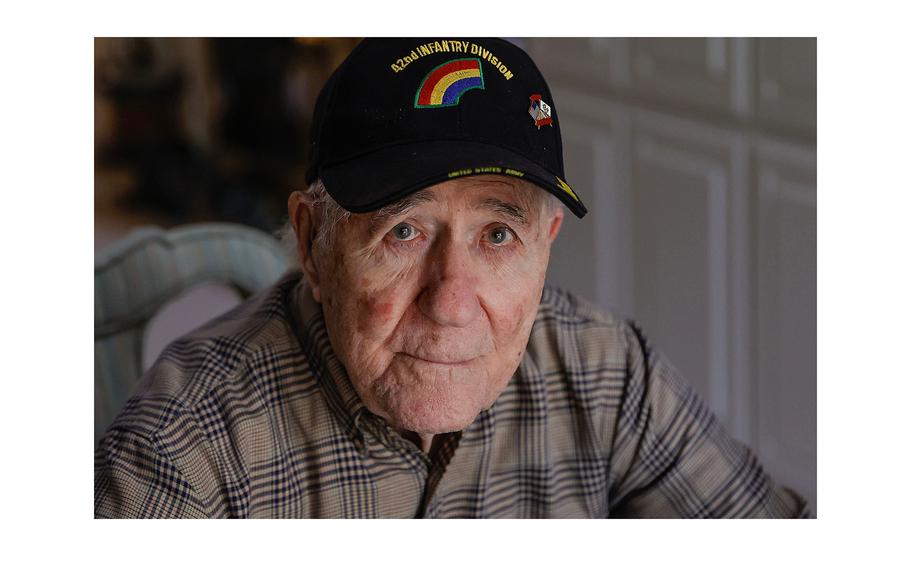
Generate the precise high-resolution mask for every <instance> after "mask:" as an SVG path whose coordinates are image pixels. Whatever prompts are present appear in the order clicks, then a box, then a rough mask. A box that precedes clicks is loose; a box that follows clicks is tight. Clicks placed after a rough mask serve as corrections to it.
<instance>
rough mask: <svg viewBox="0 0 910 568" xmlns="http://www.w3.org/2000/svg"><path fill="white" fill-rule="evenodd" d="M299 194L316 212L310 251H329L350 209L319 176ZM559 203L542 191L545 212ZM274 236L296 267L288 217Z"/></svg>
mask: <svg viewBox="0 0 910 568" xmlns="http://www.w3.org/2000/svg"><path fill="white" fill-rule="evenodd" d="M303 194H304V196H305V197H306V200H307V201H309V202H310V203H312V204H313V205H314V206H315V208H316V209H318V210H319V212H320V213H319V215H320V217H319V218H320V222H319V229H318V231H317V233H316V235H315V237H314V239H313V251H314V254H321V253H323V252H326V251H328V250H330V249H331V247H332V246H333V245H334V244H335V237H336V236H337V234H338V229H339V228H340V227H341V226H342V225H344V223H345V222H347V220H348V219H349V218H350V216H351V212H350V211H348V210H347V209H345V208H343V207H342V206H341V205H338V202H337V201H335V200H334V199H332V196H331V195H329V193H328V191H326V189H325V184H323V183H322V180H321V179H317V180H316V181H314V182H313V183H311V184H310V186H309V187H308V188H306V190H305V191H304V192H303ZM561 204H562V203H561V202H560V201H559V199H558V198H557V197H556V196H555V195H553V194H552V193H550V192H548V191H545V192H544V193H543V199H542V205H543V210H544V212H545V214H547V215H549V214H551V213H553V211H555V210H556V209H557V208H558V207H559V206H560V205H561ZM275 236H276V237H277V238H278V240H280V241H281V245H282V246H283V247H284V250H285V252H286V253H287V255H288V258H289V259H290V260H291V263H292V265H293V266H298V267H299V265H300V254H299V253H298V251H297V233H296V231H294V225H293V224H292V223H291V220H290V219H288V220H287V222H286V223H285V224H284V226H283V227H281V228H280V229H278V230H277V231H276V232H275Z"/></svg>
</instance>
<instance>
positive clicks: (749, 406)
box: [525, 38, 816, 508]
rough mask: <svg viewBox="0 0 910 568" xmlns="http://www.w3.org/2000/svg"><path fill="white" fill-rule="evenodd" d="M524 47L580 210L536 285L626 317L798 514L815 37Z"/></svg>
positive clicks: (811, 405) (806, 395)
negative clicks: (547, 93) (544, 84)
mask: <svg viewBox="0 0 910 568" xmlns="http://www.w3.org/2000/svg"><path fill="white" fill-rule="evenodd" d="M525 45H526V48H527V49H528V51H529V52H530V54H531V56H532V57H533V58H534V59H535V61H536V62H537V63H538V66H539V67H540V69H541V71H542V72H543V73H544V76H545V77H547V79H548V82H549V83H550V87H551V90H552V91H553V99H554V101H553V102H554V105H555V107H556V110H557V114H558V116H559V121H560V128H561V130H562V136H563V147H564V154H565V164H566V178H567V179H568V181H569V182H570V183H571V184H572V186H573V187H574V188H575V189H576V190H577V191H578V192H579V195H580V196H581V197H582V199H583V200H584V201H585V203H586V204H587V205H588V208H589V210H590V214H589V216H588V217H586V218H585V219H583V220H581V221H579V220H577V219H575V218H573V217H571V216H567V218H566V221H565V222H564V224H563V232H562V234H561V236H560V238H559V240H558V241H557V243H556V245H555V246H554V249H553V254H552V261H551V267H550V272H549V274H548V281H549V282H550V283H551V284H555V285H558V286H561V287H564V288H567V289H569V290H572V291H574V292H576V293H578V294H581V295H582V296H586V297H588V298H589V299H591V300H593V301H595V302H596V303H598V304H600V305H601V306H603V307H605V308H610V309H613V310H614V311H616V312H618V313H619V314H621V315H625V316H628V317H632V318H634V319H636V320H638V321H639V322H641V324H642V326H643V327H644V329H645V331H646V332H647V333H648V334H649V335H650V336H651V338H652V339H653V341H654V343H655V345H656V346H657V348H659V349H660V350H661V351H663V352H664V353H666V354H667V355H668V357H669V358H670V360H671V361H672V362H673V363H674V365H675V366H676V367H677V368H679V369H680V370H681V371H682V372H683V374H684V375H685V376H686V377H687V378H688V379H689V381H690V382H691V383H692V384H693V385H694V386H695V388H696V389H697V390H698V392H699V393H700V394H701V395H702V396H703V397H704V398H705V400H707V402H708V404H709V405H710V406H711V408H712V409H713V410H714V412H715V413H716V414H717V415H718V417H719V418H720V419H721V420H722V421H723V423H724V424H725V425H726V427H727V428H728V429H729V431H730V432H731V433H732V434H733V435H734V436H735V437H737V438H738V439H740V440H742V441H743V442H745V443H747V444H749V445H750V446H751V447H752V448H754V449H755V450H756V451H757V452H758V454H759V456H760V457H761V459H762V462H763V463H764V464H765V465H766V466H767V468H768V469H769V470H770V471H771V472H772V473H773V474H774V475H775V477H776V478H777V479H779V480H780V481H782V482H783V483H785V484H787V485H789V486H791V487H793V488H794V489H797V490H798V491H800V492H801V493H802V494H803V495H805V496H806V497H807V498H809V499H810V501H811V504H812V506H813V508H815V496H816V490H815V482H816V466H815V457H816V449H815V444H816V423H815V421H816V352H815V346H816V320H815V274H816V269H815V250H816V241H815V231H816V209H815V146H814V140H815V53H816V51H815V40H814V39H778V38H772V39H760V40H757V39H748V38H746V39H723V38H709V39H696V38H672V39H613V38H610V39H577V38H573V39H539V40H538V39H532V40H527V41H526V43H525Z"/></svg>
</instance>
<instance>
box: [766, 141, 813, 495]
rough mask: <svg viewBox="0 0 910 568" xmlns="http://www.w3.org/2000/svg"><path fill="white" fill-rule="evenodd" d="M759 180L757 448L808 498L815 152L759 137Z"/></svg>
mask: <svg viewBox="0 0 910 568" xmlns="http://www.w3.org/2000/svg"><path fill="white" fill-rule="evenodd" d="M755 163H756V180H757V186H758V223H757V230H758V238H757V242H758V253H757V271H758V276H759V288H758V291H759V293H758V298H757V322H758V348H757V382H756V384H757V387H758V404H759V414H758V434H759V439H758V441H759V444H758V449H759V452H760V453H761V455H762V457H763V458H764V459H765V461H766V462H767V465H768V468H769V469H771V470H772V472H775V473H776V474H777V475H778V476H779V477H780V479H781V480H782V481H784V482H785V483H789V484H791V485H792V486H793V487H794V488H796V489H798V490H799V491H801V492H802V493H804V494H805V495H806V496H807V497H810V498H811V499H812V500H813V502H814V500H815V472H816V461H815V460H816V357H815V353H816V346H817V342H816V285H815V284H816V205H815V193H816V185H815V184H816V181H815V180H816V177H815V176H816V174H815V152H814V150H810V149H807V148H803V147H799V146H792V145H789V144H783V143H778V142H772V141H761V142H760V143H759V144H757V145H756V149H755Z"/></svg>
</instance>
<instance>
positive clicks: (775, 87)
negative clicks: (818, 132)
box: [757, 38, 817, 140]
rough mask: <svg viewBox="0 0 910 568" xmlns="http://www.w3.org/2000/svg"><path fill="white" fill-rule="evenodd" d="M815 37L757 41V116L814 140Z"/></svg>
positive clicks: (776, 126) (768, 122) (771, 124)
mask: <svg viewBox="0 0 910 568" xmlns="http://www.w3.org/2000/svg"><path fill="white" fill-rule="evenodd" d="M816 59H817V49H816V41H815V38H772V39H759V40H758V84H757V87H758V89H757V90H758V92H757V102H758V104H757V107H758V108H757V114H758V118H759V119H760V120H761V121H763V122H765V123H767V124H768V125H769V126H771V127H774V128H778V129H785V130H787V131H800V133H801V134H804V135H805V136H806V137H808V138H809V139H811V140H815V120H816V82H817V69H816Z"/></svg>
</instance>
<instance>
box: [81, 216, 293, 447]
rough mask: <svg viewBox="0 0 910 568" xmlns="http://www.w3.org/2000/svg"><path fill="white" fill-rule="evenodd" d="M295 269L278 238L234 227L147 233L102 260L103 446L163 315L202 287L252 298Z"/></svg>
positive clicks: (98, 330)
mask: <svg viewBox="0 0 910 568" xmlns="http://www.w3.org/2000/svg"><path fill="white" fill-rule="evenodd" d="M289 264H290V263H289V259H288V257H287V255H286V253H285V251H284V249H283V248H282V247H281V244H280V243H279V242H278V241H277V240H276V239H274V238H273V237H271V236H270V235H268V234H266V233H263V232H261V231H258V230H256V229H253V228H250V227H245V226H242V225H234V224H227V223H201V224H196V225H185V226H182V227H178V228H175V229H171V230H163V229H161V228H158V227H144V228H141V229H137V230H134V231H133V232H131V233H130V234H128V235H127V236H126V237H124V238H123V239H121V240H119V241H117V242H116V243H114V244H113V245H111V246H110V247H108V248H107V249H105V250H103V251H100V252H99V253H98V254H96V255H95V442H96V443H97V441H98V439H99V438H100V437H101V435H102V434H103V433H104V431H105V429H106V428H107V427H108V426H109V425H110V423H111V421H113V419H114V416H116V414H117V412H119V410H120V408H121V407H122V406H123V404H124V403H125V402H126V400H127V398H129V396H130V394H131V392H132V390H133V387H134V385H135V384H136V382H137V381H138V379H139V378H140V376H141V375H142V372H143V369H142V353H143V342H144V339H145V335H146V328H147V326H148V324H149V321H150V320H151V318H152V317H153V316H154V315H155V313H156V312H158V311H159V310H160V309H161V308H162V307H163V306H164V305H166V304H168V303H169V302H171V301H173V300H174V299H176V298H177V297H179V296H181V295H182V294H183V293H185V292H186V291H188V290H189V289H190V288H193V287H194V286H197V285H200V284H202V283H208V282H216V283H220V284H224V285H227V286H229V287H231V288H233V289H235V290H236V291H237V292H239V294H240V295H241V297H246V296H249V295H251V294H253V293H255V292H257V291H258V290H261V289H262V288H265V287H266V286H269V285H270V284H272V283H273V282H275V281H276V280H277V279H278V278H279V277H280V276H281V275H282V274H283V273H284V272H285V271H286V270H287V269H288V267H289ZM200 323H202V322H200Z"/></svg>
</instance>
